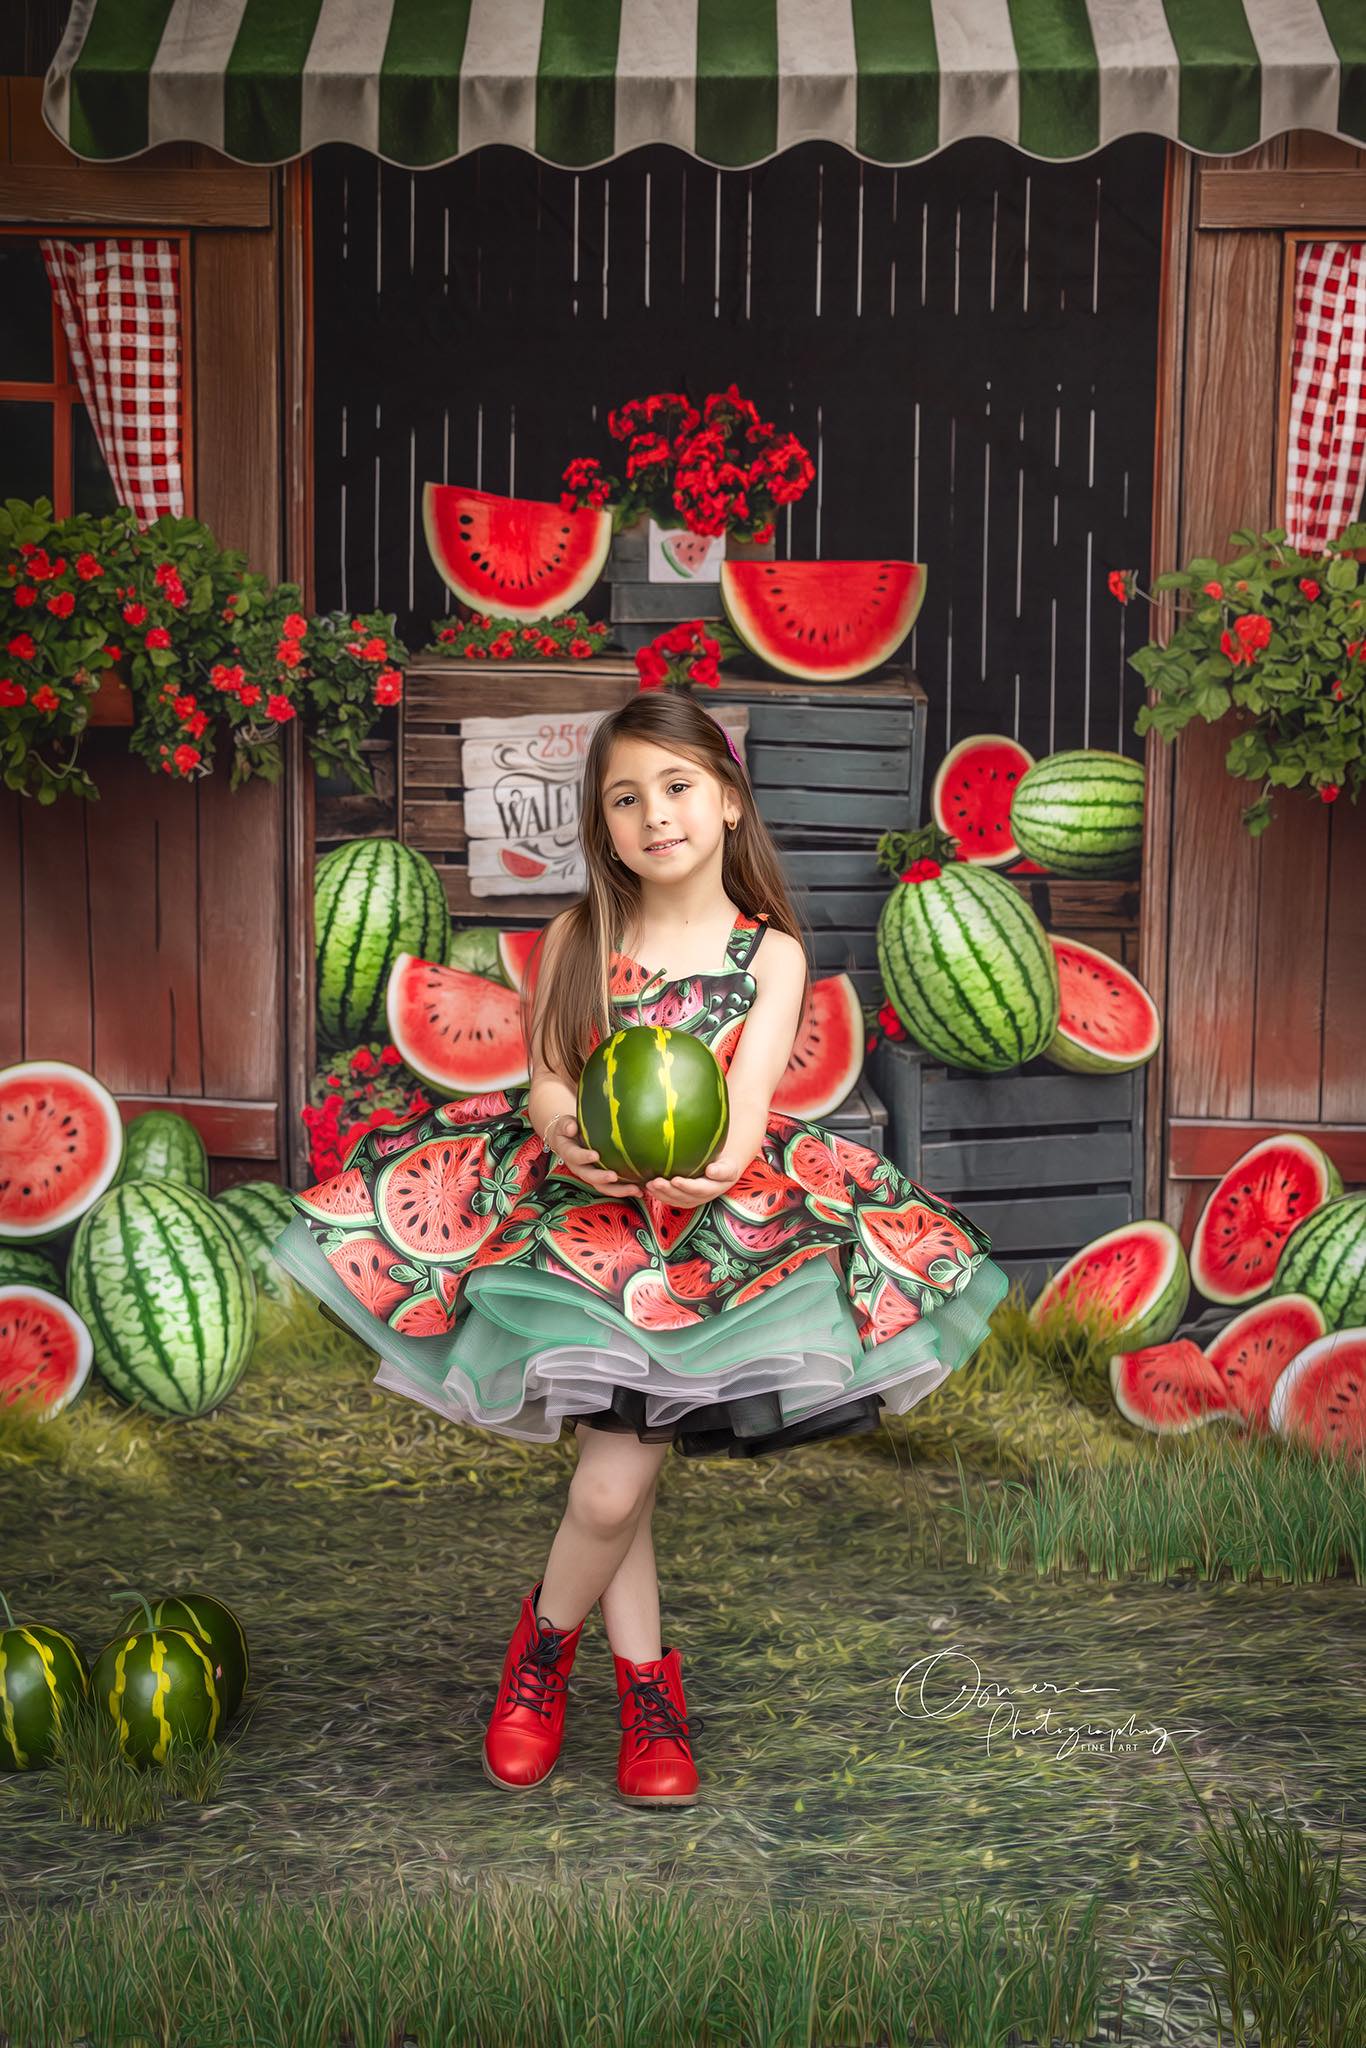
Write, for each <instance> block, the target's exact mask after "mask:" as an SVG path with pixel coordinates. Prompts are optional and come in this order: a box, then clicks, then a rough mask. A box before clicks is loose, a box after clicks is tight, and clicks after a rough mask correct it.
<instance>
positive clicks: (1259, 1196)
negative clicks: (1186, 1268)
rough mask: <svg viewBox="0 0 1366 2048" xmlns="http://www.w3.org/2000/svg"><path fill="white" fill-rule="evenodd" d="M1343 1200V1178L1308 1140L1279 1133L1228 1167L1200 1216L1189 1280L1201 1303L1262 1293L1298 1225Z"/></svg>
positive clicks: (1291, 1133) (1293, 1133) (1237, 1300)
mask: <svg viewBox="0 0 1366 2048" xmlns="http://www.w3.org/2000/svg"><path fill="white" fill-rule="evenodd" d="M1341 1193H1342V1176H1341V1174H1340V1173H1339V1172H1338V1170H1337V1168H1336V1167H1335V1166H1334V1164H1333V1162H1332V1160H1331V1159H1330V1158H1329V1157H1328V1155H1327V1153H1326V1152H1323V1151H1321V1150H1320V1149H1319V1147H1318V1146H1317V1145H1316V1144H1315V1143H1314V1141H1313V1139H1312V1138H1305V1137H1302V1136H1301V1135H1300V1134H1299V1133H1298V1132H1296V1131H1278V1132H1276V1133H1275V1135H1274V1136H1272V1137H1270V1138H1263V1139H1262V1140H1261V1143H1260V1144H1257V1145H1254V1146H1253V1147H1252V1149H1251V1151H1250V1152H1245V1153H1244V1154H1243V1156H1242V1158H1241V1159H1239V1160H1237V1161H1236V1162H1235V1163H1234V1165H1232V1166H1231V1167H1230V1168H1229V1170H1228V1172H1227V1173H1226V1174H1225V1175H1224V1177H1223V1179H1222V1180H1221V1181H1220V1183H1219V1185H1218V1187H1216V1188H1215V1190H1214V1193H1213V1194H1212V1195H1211V1196H1210V1198H1209V1200H1208V1201H1207V1202H1206V1204H1205V1206H1204V1208H1203V1209H1202V1210H1201V1211H1200V1220H1199V1222H1198V1223H1197V1224H1196V1226H1195V1235H1194V1237H1193V1238H1192V1240H1191V1278H1192V1279H1193V1280H1194V1282H1195V1284H1196V1286H1197V1287H1198V1288H1199V1290H1200V1292H1201V1293H1202V1294H1203V1295H1204V1297H1205V1299H1206V1301H1226V1302H1232V1303H1234V1304H1241V1303H1243V1302H1247V1301H1252V1300H1254V1299H1255V1298H1256V1296H1257V1295H1259V1294H1265V1293H1266V1292H1267V1290H1268V1288H1269V1287H1270V1286H1271V1283H1272V1281H1273V1280H1274V1279H1275V1277H1276V1264H1277V1261H1278V1260H1279V1258H1280V1256H1281V1252H1282V1251H1283V1250H1284V1247H1285V1241H1286V1239H1287V1238H1288V1237H1289V1235H1290V1233H1291V1231H1292V1230H1293V1229H1294V1228H1295V1225H1296V1224H1297V1223H1302V1222H1303V1221H1304V1219H1305V1217H1306V1216H1309V1215H1312V1213H1313V1211H1314V1210H1315V1209H1318V1208H1321V1207H1322V1205H1323V1204H1324V1203H1325V1202H1328V1201H1331V1200H1332V1199H1333V1197H1334V1196H1336V1195H1340V1194H1341Z"/></svg>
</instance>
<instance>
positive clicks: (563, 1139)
mask: <svg viewBox="0 0 1366 2048" xmlns="http://www.w3.org/2000/svg"><path fill="white" fill-rule="evenodd" d="M571 1131H572V1132H573V1134H574V1135H573V1137H572V1138H571V1137H570V1135H569V1134H570V1132H571ZM578 1135H579V1126H578V1121H577V1119H576V1118H574V1117H572V1116H570V1117H562V1118H561V1119H560V1120H559V1121H558V1122H557V1124H556V1126H555V1134H554V1142H553V1144H552V1146H551V1150H552V1151H554V1152H558V1153H559V1155H560V1157H561V1158H562V1159H563V1160H564V1163H565V1165H566V1166H567V1167H568V1168H569V1170H570V1172H571V1173H572V1174H573V1176H574V1178H575V1179H576V1180H581V1181H583V1182H584V1184H585V1185H586V1186H588V1187H590V1188H596V1189H597V1190H598V1192H599V1194H603V1195H617V1196H620V1195H638V1194H639V1193H640V1188H639V1185H638V1184H637V1183H636V1182H635V1181H633V1180H618V1178H617V1176H616V1174H615V1173H614V1172H613V1170H612V1168H611V1167H610V1166H598V1165H596V1164H595V1163H594V1162H595V1161H596V1160H597V1157H598V1154H597V1153H596V1152H594V1151H592V1150H590V1149H589V1148H588V1147H587V1146H584V1145H580V1144H577V1143H576V1142H575V1140H576V1139H577V1138H578Z"/></svg>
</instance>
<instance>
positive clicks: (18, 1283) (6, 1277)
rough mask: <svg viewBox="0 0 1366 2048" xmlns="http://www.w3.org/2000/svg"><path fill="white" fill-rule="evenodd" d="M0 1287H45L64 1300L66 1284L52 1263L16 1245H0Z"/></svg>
mask: <svg viewBox="0 0 1366 2048" xmlns="http://www.w3.org/2000/svg"><path fill="white" fill-rule="evenodd" d="M0 1287H45V1288H46V1289H47V1291H48V1293H49V1294H57V1295H60V1296H61V1298H62V1300H63V1301H65V1300H66V1282H65V1280H63V1278H62V1276H61V1274H60V1272H59V1271H58V1270H57V1266H56V1264H55V1263H54V1261H53V1260H52V1259H50V1258H49V1257H48V1256H47V1253H46V1252H29V1251H25V1250H24V1248H23V1246H22V1245H18V1244H0Z"/></svg>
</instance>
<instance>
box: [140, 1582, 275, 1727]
mask: <svg viewBox="0 0 1366 2048" xmlns="http://www.w3.org/2000/svg"><path fill="white" fill-rule="evenodd" d="M148 1614H150V1616H151V1626H152V1627H153V1628H162V1629H167V1628H174V1629H182V1630H183V1631H184V1633H185V1634H186V1635H187V1636H190V1637H192V1638H193V1640H194V1641H195V1642H197V1643H198V1645H199V1647H200V1649H201V1650H202V1651H203V1652H204V1655H205V1656H206V1657H207V1658H208V1660H209V1662H210V1664H211V1665H212V1666H213V1675H214V1680H215V1682H216V1684H217V1686H218V1692H219V1698H220V1700H221V1702H222V1707H223V1719H224V1720H225V1721H228V1720H231V1718H232V1716H233V1715H234V1714H235V1713H236V1712H237V1709H238V1707H239V1706H240V1705H241V1703H242V1695H243V1693H244V1692H245V1691H246V1689H247V1679H248V1678H249V1676H250V1675H251V1657H250V1654H249V1652H248V1650H247V1632H246V1630H245V1629H244V1628H243V1626H242V1623H241V1621H240V1620H239V1618H238V1617H237V1615H236V1614H234V1612H233V1610H232V1609H231V1607H229V1606H228V1605H227V1603H226V1602H225V1601H223V1600H216V1599H215V1598H214V1596H213V1594H212V1593H195V1592H189V1593H184V1594H180V1593H171V1594H168V1595H167V1596H166V1598H165V1599H162V1600H153V1601H152V1602H151V1603H150V1605H148V1606H146V1607H143V1606H136V1607H130V1608H129V1609H128V1611H127V1613H126V1614H123V1615H121V1616H120V1618H119V1624H118V1627H117V1628H116V1629H115V1631H114V1633H115V1635H116V1636H129V1635H133V1634H135V1633H136V1632H137V1630H138V1629H140V1628H142V1627H143V1626H144V1623H145V1622H146V1620H147V1616H148Z"/></svg>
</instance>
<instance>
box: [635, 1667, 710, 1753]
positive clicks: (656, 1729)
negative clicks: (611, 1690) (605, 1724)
mask: <svg viewBox="0 0 1366 2048" xmlns="http://www.w3.org/2000/svg"><path fill="white" fill-rule="evenodd" d="M621 1698H622V1705H623V1706H625V1704H626V1701H627V1700H628V1699H633V1700H635V1701H636V1703H637V1705H638V1706H639V1708H640V1717H639V1720H638V1722H637V1725H636V1727H635V1729H634V1730H633V1732H634V1733H635V1734H636V1735H638V1736H639V1737H640V1739H641V1740H642V1741H643V1742H661V1741H662V1742H688V1741H690V1740H691V1736H690V1734H689V1729H688V1721H687V1718H686V1716H684V1715H683V1714H680V1713H679V1711H678V1709H677V1707H676V1706H675V1705H674V1703H673V1701H672V1700H671V1699H670V1698H669V1696H668V1694H667V1693H666V1692H665V1691H664V1689H663V1681H662V1680H660V1679H658V1678H632V1679H630V1680H628V1682H627V1686H626V1690H625V1692H624V1693H623V1694H622V1696H621ZM625 1725H626V1723H625V1718H624V1716H623V1720H622V1726H623V1727H624V1726H625ZM706 1725H707V1724H706V1722H705V1721H704V1720H703V1719H702V1716H701V1715H700V1714H696V1715H694V1716H693V1721H692V1730H693V1733H699V1732H700V1731H701V1730H702V1729H703V1728H705V1727H706Z"/></svg>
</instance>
